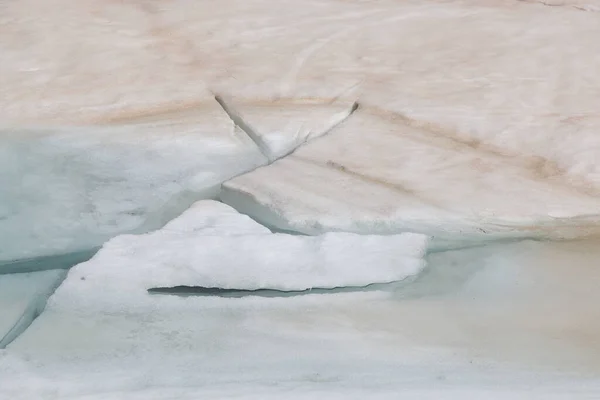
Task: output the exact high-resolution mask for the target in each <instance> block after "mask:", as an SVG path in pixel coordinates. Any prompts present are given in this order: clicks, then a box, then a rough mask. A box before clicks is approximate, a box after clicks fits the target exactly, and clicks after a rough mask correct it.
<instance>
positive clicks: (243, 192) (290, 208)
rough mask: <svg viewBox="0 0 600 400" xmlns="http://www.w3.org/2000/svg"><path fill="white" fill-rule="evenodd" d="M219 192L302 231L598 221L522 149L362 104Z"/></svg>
mask: <svg viewBox="0 0 600 400" xmlns="http://www.w3.org/2000/svg"><path fill="white" fill-rule="evenodd" d="M533 161H535V160H533ZM221 199H222V200H223V201H225V202H226V203H227V204H230V205H233V206H234V207H235V208H236V209H238V210H240V211H241V212H243V213H246V214H248V215H250V216H253V217H256V218H257V219H260V220H261V221H265V222H266V223H268V224H269V225H272V226H275V227H278V228H281V229H289V230H294V231H299V232H303V233H308V234H317V233H321V232H326V231H349V232H362V233H371V234H390V233H398V232H403V231H412V232H420V233H425V234H427V235H431V236H434V237H435V238H436V239H437V240H459V241H460V240H464V239H469V240H482V239H486V238H496V239H497V238H501V237H555V238H557V237H558V238H562V237H570V236H584V235H588V234H590V233H593V232H596V231H598V230H599V228H598V227H597V226H598V221H600V218H597V217H595V215H599V214H600V200H598V198H597V197H594V196H591V195H588V194H586V193H583V192H581V191H579V190H578V189H576V188H573V187H570V186H569V185H568V184H565V183H564V182H561V181H557V180H555V179H553V177H552V176H548V177H547V176H544V175H539V174H538V173H537V171H536V164H535V162H532V160H530V159H529V158H527V157H526V156H523V157H505V156H503V155H501V154H496V153H493V152H489V151H486V150H485V149H484V148H478V147H473V146H470V145H469V144H468V143H463V142H461V141H458V140H455V139H453V138H451V137H445V136H440V135H437V134H435V133H433V132H431V131H428V130H427V129H424V128H419V127H414V126H411V125H409V124H407V123H405V121H403V120H402V119H401V118H390V117H389V115H386V114H380V113H378V112H376V111H373V110H369V109H364V108H361V109H359V110H358V111H357V112H355V113H354V114H353V115H352V116H351V117H350V118H348V120H347V121H345V122H344V123H343V124H341V125H339V126H338V127H336V128H335V129H334V130H333V131H332V132H331V133H330V134H328V135H327V136H326V137H323V138H321V139H319V140H316V141H314V142H312V143H310V144H308V145H306V146H304V147H302V148H300V149H299V150H298V151H296V152H295V153H293V154H291V155H289V156H288V157H286V158H285V159H281V160H279V161H277V162H275V163H273V164H271V165H270V166H268V167H264V168H260V169H257V170H255V171H252V172H250V173H248V174H245V175H242V176H239V177H237V178H234V179H233V180H231V181H228V182H226V183H225V184H224V185H223V191H222V192H221Z"/></svg>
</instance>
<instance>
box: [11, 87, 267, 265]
mask: <svg viewBox="0 0 600 400" xmlns="http://www.w3.org/2000/svg"><path fill="white" fill-rule="evenodd" d="M265 162H266V160H265V159H264V158H263V157H262V155H260V153H258V151H257V150H256V149H255V147H254V145H253V144H252V142H251V141H250V140H249V139H248V137H247V135H245V134H244V133H243V132H240V131H239V129H238V128H236V127H234V125H233V122H232V121H231V120H230V119H229V117H228V116H227V115H226V114H225V112H224V111H223V110H222V109H221V108H220V106H219V105H218V104H217V102H216V101H214V99H212V100H210V101H209V102H208V103H206V104H205V105H204V106H202V107H196V108H194V109H191V110H188V111H187V112H186V113H181V112H179V113H176V114H167V115H160V116H153V118H149V117H145V118H141V117H138V118H137V119H131V118H130V119H128V120H127V121H121V122H120V123H119V124H118V125H105V126H96V127H81V128H62V129H58V128H56V129H30V130H23V129H19V130H8V131H3V132H2V133H0V181H1V182H2V185H0V237H1V238H2V243H1V244H0V261H10V260H14V259H21V258H31V257H35V256H43V255H52V254H56V253H64V252H71V251H78V250H82V249H86V248H90V247H95V246H98V245H100V244H102V243H103V242H104V241H106V240H107V239H108V238H110V237H113V236H115V235H116V234H119V233H123V232H143V231H147V230H149V229H156V228H158V227H160V226H162V225H163V224H164V223H165V222H167V221H168V220H170V219H171V218H173V216H175V215H177V214H178V213H181V212H182V211H183V210H185V208H187V207H188V206H189V205H190V204H191V203H193V201H195V200H198V199H199V198H203V197H204V198H206V197H212V196H215V194H216V193H217V192H218V188H219V185H220V184H221V182H222V181H223V180H225V179H228V178H230V177H232V176H235V175H236V174H239V173H242V172H244V171H248V170H251V169H253V168H255V167H257V166H258V165H261V164H263V163H265ZM0 268H1V267H0Z"/></svg>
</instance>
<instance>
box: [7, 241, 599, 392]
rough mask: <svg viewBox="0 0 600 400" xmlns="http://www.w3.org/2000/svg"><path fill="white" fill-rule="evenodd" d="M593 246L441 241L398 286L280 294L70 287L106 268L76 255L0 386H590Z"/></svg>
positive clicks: (12, 355)
mask: <svg viewBox="0 0 600 400" xmlns="http://www.w3.org/2000/svg"><path fill="white" fill-rule="evenodd" d="M598 249H600V246H598V242H597V240H595V241H594V240H591V241H586V242H572V243H563V244H555V243H536V242H524V243H519V244H510V245H495V246H490V247H486V248H478V249H470V250H460V251H453V252H445V253H437V254H435V255H433V256H430V257H429V265H428V270H427V273H425V274H424V275H422V276H421V277H419V278H418V279H417V281H415V282H414V283H413V284H411V285H408V286H401V287H399V288H397V289H395V290H394V289H393V287H390V289H389V290H387V291H386V290H380V291H375V292H365V293H346V294H335V295H324V294H318V295H307V296H302V297H289V298H279V299H278V298H272V299H264V298H256V297H245V298H240V299H223V298H209V297H208V298H207V297H177V296H168V295H144V296H143V297H138V296H137V295H136V294H135V293H137V292H136V291H137V289H136V288H135V280H136V278H141V276H140V275H141V274H138V276H137V277H136V276H130V275H127V274H126V270H125V269H121V270H120V271H121V273H122V274H121V275H120V276H121V277H122V279H118V277H117V276H115V279H113V280H112V283H111V284H112V285H123V286H122V287H123V290H121V291H118V292H113V291H111V290H110V288H105V287H104V284H105V282H102V284H101V285H100V286H99V288H98V289H97V290H86V291H81V292H78V291H73V290H72V288H73V287H74V285H79V284H80V283H81V282H83V283H85V282H87V281H88V279H87V278H86V280H85V281H81V280H80V279H81V278H82V276H80V275H79V272H83V270H84V269H86V270H89V272H90V273H91V274H94V273H97V272H98V271H100V270H101V269H102V268H107V269H110V265H94V268H93V269H92V268H90V267H91V266H92V264H91V263H87V264H82V265H81V266H79V267H78V268H77V269H75V270H74V271H73V273H72V274H71V275H70V277H69V280H68V281H67V286H64V287H61V288H60V289H59V290H58V291H57V293H56V295H55V296H54V297H53V298H52V299H51V301H50V302H49V305H48V307H47V309H46V311H45V312H44V314H43V315H42V316H41V317H39V318H38V319H37V320H36V321H35V322H34V324H33V325H32V326H31V327H30V329H28V330H27V331H26V332H25V333H24V334H23V335H22V336H21V337H19V339H17V341H15V342H13V344H12V345H11V346H9V348H8V349H7V351H5V352H4V353H0V372H1V374H0V382H1V383H2V385H0V394H3V395H5V396H10V398H14V399H21V398H22V399H27V398H45V397H51V396H56V397H59V398H82V399H84V398H102V396H104V398H114V399H130V398H136V396H138V397H140V398H164V396H175V397H178V396H181V397H182V398H194V396H197V397H198V396H199V397H228V398H236V397H239V398H258V397H261V398H262V397H263V396H264V397H266V398H270V396H275V395H279V396H284V397H286V398H288V397H291V398H314V396H316V395H317V394H319V395H320V396H326V397H329V396H330V395H331V396H334V397H333V398H335V396H336V395H337V396H341V395H346V396H349V397H348V398H364V396H367V397H369V396H374V397H373V398H397V395H398V393H402V394H407V396H408V395H410V396H408V397H407V398H415V397H416V398H443V399H454V398H464V396H468V395H471V394H477V395H481V396H482V397H485V398H492V399H514V398H524V399H525V398H557V399H560V398H582V399H583V398H594V396H597V395H598V394H599V393H600V382H599V381H598V380H597V379H595V378H594V376H595V375H594V374H595V373H594V371H596V370H597V368H598V366H599V365H598V360H599V358H598V356H597V354H598V352H599V351H600V347H598V341H597V340H595V337H596V334H595V332H597V329H598V326H597V323H596V321H598V318H597V315H596V314H597V312H598V310H597V307H596V306H595V305H596V304H598V300H600V299H599V298H598V296H600V295H599V294H598V291H597V290H596V287H597V284H598V282H599V281H598V279H600V275H599V273H600V272H599V271H598V269H597V268H596V260H597V258H598V256H599V254H598ZM97 260H99V258H97ZM92 262H93V261H92ZM115 272H116V271H115ZM142 279H143V278H142ZM91 282H94V281H93V280H92V281H91ZM127 283H130V284H131V286H129V288H130V289H131V290H125V289H126V288H127V286H126V285H127ZM104 289H106V290H104ZM548 293H552V294H553V296H552V297H549V296H548ZM117 303H118V304H120V308H119V309H116V308H115V306H116V304H117ZM186 396H187V397H186ZM253 396H254V397H253ZM411 396H413V397H411ZM436 396H437V397H436ZM461 396H462V397H461ZM178 398H179V397H178Z"/></svg>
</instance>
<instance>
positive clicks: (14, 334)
mask: <svg viewBox="0 0 600 400" xmlns="http://www.w3.org/2000/svg"><path fill="white" fill-rule="evenodd" d="M68 273H69V271H68V269H64V270H63V271H62V273H60V275H59V276H58V277H57V278H56V280H55V281H54V282H52V284H51V285H50V286H48V287H46V288H45V289H44V290H40V291H39V292H38V293H36V294H35V295H34V296H33V298H32V300H31V301H30V302H29V304H28V305H27V307H26V308H25V310H24V311H23V313H22V314H21V317H19V319H18V320H17V322H15V324H14V325H13V326H12V328H10V330H9V331H8V332H7V333H6V334H5V335H4V337H2V338H1V339H0V349H4V348H6V346H8V345H9V344H11V343H12V342H13V341H14V340H15V339H17V338H18V337H19V336H20V335H21V334H22V333H23V332H25V331H26V330H27V328H29V327H30V326H31V324H32V323H33V321H35V319H36V318H37V317H39V316H40V315H41V314H42V312H44V309H45V308H46V304H47V303H48V299H49V298H50V296H52V295H53V294H54V292H55V291H56V289H58V287H59V286H60V285H61V284H62V283H63V282H64V280H65V279H66V278H67V275H68Z"/></svg>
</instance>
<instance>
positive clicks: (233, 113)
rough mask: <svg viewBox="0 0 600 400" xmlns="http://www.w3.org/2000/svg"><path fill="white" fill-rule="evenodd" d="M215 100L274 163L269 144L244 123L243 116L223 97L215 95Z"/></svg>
mask: <svg viewBox="0 0 600 400" xmlns="http://www.w3.org/2000/svg"><path fill="white" fill-rule="evenodd" d="M215 100H216V102H217V103H219V105H220V106H221V107H222V108H223V111H225V113H226V114H227V115H228V116H229V118H231V120H232V121H233V123H234V124H235V125H237V126H239V127H240V128H241V129H242V130H243V131H244V132H245V133H246V135H248V137H249V138H250V139H251V140H252V141H253V142H254V144H255V145H256V147H258V149H259V150H260V152H261V153H262V155H263V156H265V157H266V158H267V160H269V163H270V162H272V161H273V160H272V154H271V151H270V150H269V146H267V144H266V143H265V142H264V141H263V140H262V137H261V136H260V135H259V134H258V133H257V132H256V131H255V130H254V128H252V127H251V126H250V125H249V124H248V123H247V122H246V121H244V119H243V118H242V117H241V115H240V114H239V113H238V112H237V111H236V110H234V109H233V108H232V107H231V106H230V105H229V104H227V103H226V102H225V100H223V98H222V97H221V96H219V95H215Z"/></svg>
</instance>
